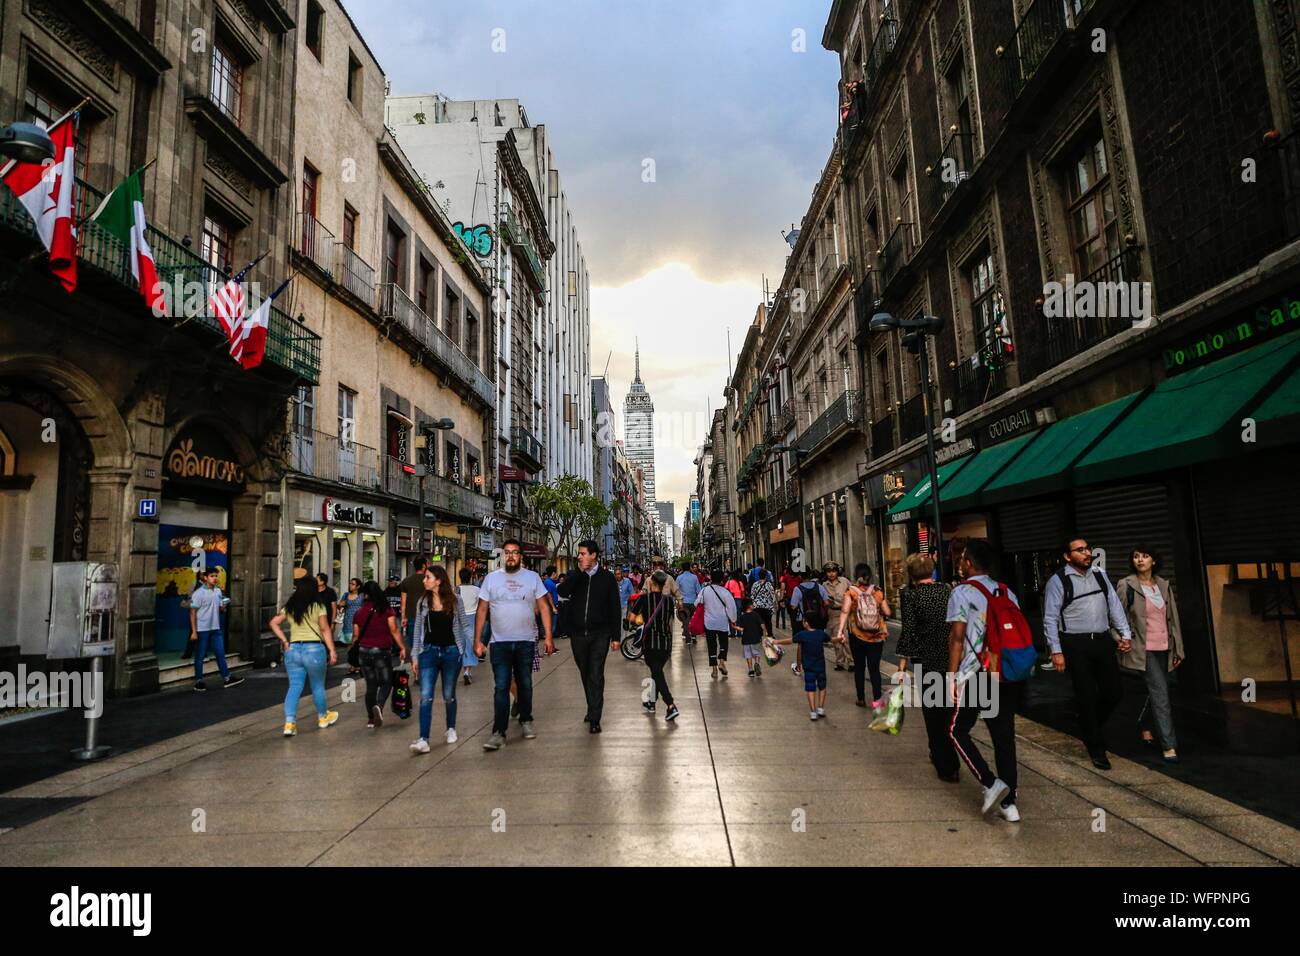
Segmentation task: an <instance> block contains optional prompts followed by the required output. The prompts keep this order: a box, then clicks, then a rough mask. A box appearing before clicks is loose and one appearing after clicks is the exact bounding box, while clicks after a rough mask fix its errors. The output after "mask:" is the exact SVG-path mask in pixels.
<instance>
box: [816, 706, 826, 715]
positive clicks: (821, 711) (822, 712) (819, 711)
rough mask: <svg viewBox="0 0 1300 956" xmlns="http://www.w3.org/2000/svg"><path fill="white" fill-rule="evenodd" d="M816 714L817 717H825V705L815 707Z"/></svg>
mask: <svg viewBox="0 0 1300 956" xmlns="http://www.w3.org/2000/svg"><path fill="white" fill-rule="evenodd" d="M817 716H818V717H825V716H826V708H825V707H818V708H817Z"/></svg>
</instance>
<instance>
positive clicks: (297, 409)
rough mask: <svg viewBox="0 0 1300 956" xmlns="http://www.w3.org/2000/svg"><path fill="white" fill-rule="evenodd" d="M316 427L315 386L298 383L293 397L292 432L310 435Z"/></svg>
mask: <svg viewBox="0 0 1300 956" xmlns="http://www.w3.org/2000/svg"><path fill="white" fill-rule="evenodd" d="M315 428H316V386H314V385H299V386H298V393H297V395H295V396H294V399H293V433H294V434H295V435H310V434H311V433H312V432H313V431H314V430H315Z"/></svg>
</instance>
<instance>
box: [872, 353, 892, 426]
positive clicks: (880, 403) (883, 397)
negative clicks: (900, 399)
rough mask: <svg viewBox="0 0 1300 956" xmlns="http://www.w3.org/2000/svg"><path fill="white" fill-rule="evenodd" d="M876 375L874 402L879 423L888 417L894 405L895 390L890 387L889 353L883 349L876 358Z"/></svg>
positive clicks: (874, 380)
mask: <svg viewBox="0 0 1300 956" xmlns="http://www.w3.org/2000/svg"><path fill="white" fill-rule="evenodd" d="M875 364H876V374H875V375H873V376H872V381H871V391H872V401H873V403H874V404H875V408H876V414H875V418H876V420H877V421H879V420H880V419H882V418H884V417H886V416H887V415H888V414H889V412H890V407H889V406H890V405H891V404H892V403H893V400H894V396H893V389H891V388H890V387H889V384H890V383H889V352H888V351H887V350H886V349H881V350H880V351H879V352H877V353H876V356H875Z"/></svg>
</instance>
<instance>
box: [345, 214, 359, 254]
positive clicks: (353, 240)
mask: <svg viewBox="0 0 1300 956" xmlns="http://www.w3.org/2000/svg"><path fill="white" fill-rule="evenodd" d="M343 245H345V246H346V247H347V248H349V249H351V250H352V251H353V252H356V251H357V211H356V210H355V209H353V208H352V207H351V206H349V205H348V204H347V203H344V204H343Z"/></svg>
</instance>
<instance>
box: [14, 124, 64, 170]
mask: <svg viewBox="0 0 1300 956" xmlns="http://www.w3.org/2000/svg"><path fill="white" fill-rule="evenodd" d="M0 156H2V157H4V158H5V159H16V160H18V162H20V163H43V162H45V161H46V160H51V159H54V158H55V156H54V141H53V140H51V139H50V134H49V133H47V132H46V131H45V130H43V129H41V128H40V127H39V126H37V125H36V124H35V123H13V124H11V125H9V126H0Z"/></svg>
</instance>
